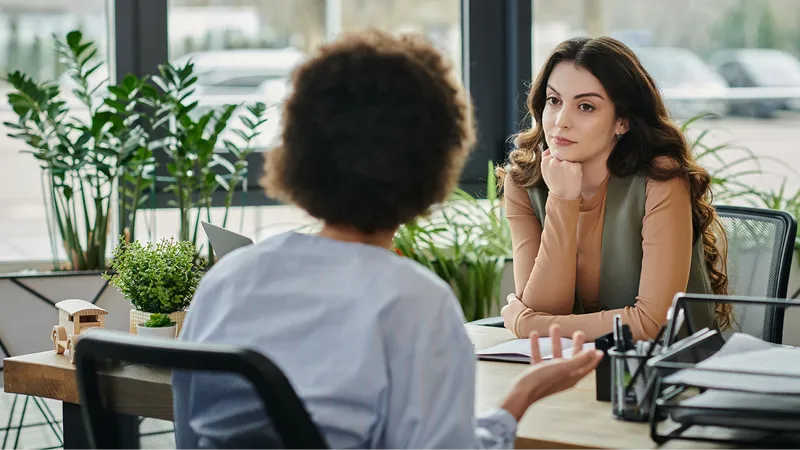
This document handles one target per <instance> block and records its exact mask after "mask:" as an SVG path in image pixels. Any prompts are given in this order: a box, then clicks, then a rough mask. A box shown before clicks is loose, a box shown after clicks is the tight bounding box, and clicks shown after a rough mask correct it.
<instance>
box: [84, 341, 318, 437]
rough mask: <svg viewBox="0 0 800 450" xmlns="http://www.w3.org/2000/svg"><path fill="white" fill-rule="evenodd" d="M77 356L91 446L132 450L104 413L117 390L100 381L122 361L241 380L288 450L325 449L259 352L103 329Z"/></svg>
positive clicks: (291, 392)
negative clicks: (251, 392)
mask: <svg viewBox="0 0 800 450" xmlns="http://www.w3.org/2000/svg"><path fill="white" fill-rule="evenodd" d="M75 353H76V361H75V363H76V366H77V372H78V375H77V378H78V389H79V393H80V399H81V409H82V413H83V418H84V425H85V426H86V431H87V434H88V439H89V444H90V445H91V446H92V447H93V448H130V443H129V442H125V440H124V439H123V438H122V437H121V433H120V432H119V431H120V429H119V424H118V423H117V422H116V421H115V420H113V419H112V418H110V417H111V415H109V414H106V411H104V409H103V405H104V404H106V405H113V404H114V403H113V402H114V400H113V398H109V396H110V395H111V393H112V392H113V389H103V386H101V384H100V380H99V377H98V371H103V370H105V369H106V368H109V367H111V366H113V364H114V363H119V362H124V363H126V364H128V363H131V364H142V365H149V366H156V367H161V368H167V369H173V370H182V371H200V372H206V373H209V372H210V373H218V374H221V373H226V374H236V375H237V376H241V377H243V378H244V379H246V380H247V381H248V382H249V383H250V384H251V386H252V387H253V389H254V390H255V391H256V392H257V394H258V395H259V397H260V398H261V401H262V403H263V405H264V410H265V412H266V415H267V417H268V418H269V421H270V425H271V426H272V428H273V429H274V432H275V433H276V434H277V436H278V437H279V438H280V440H281V443H282V444H283V446H284V448H327V443H326V441H325V439H324V438H323V436H322V434H321V433H320V431H319V429H318V428H317V427H316V425H315V424H314V422H313V421H312V420H311V417H310V416H309V414H308V412H307V411H306V409H305V407H304V406H303V403H302V401H301V400H300V399H299V398H298V396H297V394H296V392H295V391H294V389H293V388H292V386H291V384H290V383H289V380H288V379H287V378H286V376H285V375H284V374H283V372H282V371H281V369H280V368H279V367H278V366H276V365H275V364H274V363H273V362H272V361H271V360H270V359H269V358H267V357H266V356H265V355H263V354H261V353H258V352H255V351H253V350H249V349H245V348H241V347H236V346H229V345H210V344H195V343H189V342H180V341H175V340H168V339H147V338H142V337H140V336H131V335H128V334H125V333H119V332H113V331H109V330H101V329H97V330H92V332H90V333H87V334H86V335H85V336H83V337H82V338H81V339H80V341H78V345H77V346H76V352H75ZM109 363H110V364H109Z"/></svg>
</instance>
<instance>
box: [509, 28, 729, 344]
mask: <svg viewBox="0 0 800 450" xmlns="http://www.w3.org/2000/svg"><path fill="white" fill-rule="evenodd" d="M562 61H569V62H572V63H574V64H576V65H577V66H579V67H581V68H583V69H584V70H587V71H589V72H590V73H592V74H593V75H594V76H595V77H596V78H597V79H598V80H599V81H600V83H601V84H602V85H603V87H604V88H605V90H606V92H607V93H608V95H609V96H610V98H611V101H612V102H613V103H614V107H615V111H616V115H617V117H619V118H626V119H628V123H629V127H630V129H629V130H628V132H627V133H625V136H624V137H623V138H622V139H621V140H620V141H619V142H618V143H617V144H616V146H615V148H614V149H613V150H612V151H611V154H610V155H609V157H608V162H607V165H608V170H609V172H611V174H613V175H616V176H626V175H631V174H633V173H641V174H644V175H645V176H647V177H648V178H650V179H653V180H658V181H665V180H669V179H672V178H675V177H680V178H682V179H684V180H686V181H687V183H688V185H689V188H690V194H691V198H692V229H693V236H694V239H693V242H695V241H696V239H697V237H698V236H702V239H703V249H704V251H705V263H706V267H707V269H708V272H709V275H710V278H711V286H712V288H713V291H714V293H715V294H721V295H726V294H727V292H728V277H727V275H726V264H725V254H724V252H726V251H727V239H726V236H725V231H724V229H723V228H722V224H721V223H720V220H719V217H718V216H717V214H716V211H715V209H714V207H713V206H711V203H712V200H713V195H712V192H711V176H710V175H709V173H708V172H707V171H706V170H705V169H703V168H702V167H700V166H699V165H698V164H697V163H696V162H695V160H694V157H693V155H692V150H691V148H690V146H689V143H688V142H687V139H686V137H685V136H684V134H683V133H682V132H681V130H680V129H679V128H678V127H677V126H676V125H675V124H674V123H673V122H672V121H671V120H670V118H669V113H668V112H667V108H666V106H665V104H664V100H663V99H662V97H661V94H660V93H659V91H658V88H657V86H656V83H655V81H654V80H653V78H652V77H651V76H650V74H648V73H647V71H646V70H645V69H644V67H643V66H642V64H641V62H640V61H639V59H638V58H637V57H636V55H635V54H634V53H633V51H631V49H630V48H628V47H627V46H625V45H624V44H623V43H621V42H619V41H617V40H616V39H613V38H609V37H597V38H586V37H580V38H573V39H569V40H567V41H564V42H562V43H561V44H560V45H558V46H557V47H556V48H555V50H553V52H552V53H551V54H550V57H549V58H548V60H547V62H546V63H545V64H544V67H543V68H542V70H541V71H540V72H539V75H538V77H537V78H536V81H535V82H534V84H533V87H532V88H531V91H530V93H529V94H528V101H527V103H528V112H529V114H530V115H531V116H532V119H533V120H532V124H533V125H532V127H531V128H530V129H528V130H524V131H522V132H520V133H519V134H517V135H516V139H515V143H516V149H515V150H514V151H512V152H511V154H510V155H509V161H508V163H509V164H507V166H509V170H508V175H509V176H510V177H511V179H512V181H514V182H515V183H516V184H518V185H519V186H522V187H524V188H528V187H533V186H544V179H543V178H542V172H541V158H540V156H541V153H542V152H543V151H544V150H546V149H547V142H546V141H545V134H544V130H543V129H542V127H541V125H539V124H541V123H542V113H543V111H544V107H545V101H546V99H547V93H546V91H547V80H548V79H549V78H550V73H551V72H552V71H553V68H554V67H555V66H556V64H558V63H559V62H562ZM664 157H666V158H669V161H673V162H674V163H673V164H664V163H663V161H664V160H665V158H664ZM497 175H498V180H499V182H500V183H501V184H502V180H503V179H504V178H505V176H506V170H505V169H504V168H503V167H502V166H500V167H499V168H498V170H497ZM716 317H717V324H718V325H719V326H720V328H722V329H725V328H728V327H729V326H730V325H731V320H732V315H731V305H730V303H718V304H717V305H716Z"/></svg>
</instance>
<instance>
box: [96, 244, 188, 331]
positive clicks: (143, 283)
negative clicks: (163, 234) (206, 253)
mask: <svg viewBox="0 0 800 450" xmlns="http://www.w3.org/2000/svg"><path fill="white" fill-rule="evenodd" d="M196 255H197V251H196V249H195V246H194V244H192V243H191V242H187V241H176V240H174V239H162V240H161V241H159V242H158V243H155V244H154V243H152V242H148V243H146V244H144V245H143V244H141V243H140V242H139V241H133V242H130V243H126V242H124V241H123V242H120V243H119V245H117V247H116V248H115V249H114V254H113V258H112V261H111V264H110V268H111V269H112V270H113V271H114V273H111V274H109V273H106V274H104V275H103V276H104V277H105V278H106V279H107V280H109V284H111V285H112V286H115V287H116V288H117V289H119V291H120V292H121V293H122V295H124V296H125V298H126V299H128V300H129V301H130V302H131V304H132V305H133V309H131V316H130V332H131V334H136V333H137V332H138V331H139V330H141V328H139V327H138V325H140V324H143V323H147V322H148V321H149V320H150V317H151V315H153V314H164V315H167V316H168V318H169V320H170V321H172V322H175V325H176V328H177V329H176V333H177V334H180V332H181V326H182V325H183V319H184V317H185V316H186V312H187V311H186V309H187V308H188V306H189V303H190V302H191V300H192V297H193V296H194V292H195V289H197V285H198V283H199V282H200V277H201V276H202V270H203V263H202V261H200V262H196V261H197V260H196V258H195V257H196ZM147 328H157V327H147Z"/></svg>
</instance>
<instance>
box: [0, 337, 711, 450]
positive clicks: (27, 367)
mask: <svg viewBox="0 0 800 450" xmlns="http://www.w3.org/2000/svg"><path fill="white" fill-rule="evenodd" d="M467 331H468V332H469V334H470V337H471V338H472V340H473V342H475V346H476V348H478V349H483V348H487V347H490V346H493V345H496V344H499V343H501V342H504V341H507V340H510V339H513V335H512V334H511V333H510V332H508V331H507V330H505V329H501V328H492V327H480V326H472V325H467ZM4 367H5V375H4V384H5V391H6V392H9V393H17V394H26V395H34V396H39V397H46V398H52V399H56V400H61V401H65V402H70V403H78V390H77V385H76V383H75V367H74V366H73V365H72V364H70V363H69V361H68V360H67V358H66V357H65V356H64V355H57V354H56V353H55V352H53V351H47V352H41V353H33V354H29V355H22V356H16V357H12V358H6V359H5V360H4ZM477 367H478V369H477V371H478V372H477V386H476V405H475V406H476V411H477V412H479V413H480V412H482V411H486V410H488V409H491V408H495V407H497V405H499V404H500V402H501V401H502V399H503V397H504V396H505V395H506V393H507V392H508V391H509V390H510V388H511V385H512V383H513V382H514V380H515V378H516V377H517V375H519V373H520V372H521V371H523V370H525V369H526V367H527V365H525V364H513V363H499V362H486V361H480V362H479V363H478V364H477ZM108 376H109V377H110V378H111V379H112V380H113V381H114V382H113V383H112V386H113V387H112V389H113V393H114V396H115V398H116V399H117V402H115V403H117V404H118V405H119V408H118V410H119V411H118V412H123V413H127V414H134V415H139V416H143V417H154V418H158V419H165V420H171V419H172V393H171V390H170V377H169V372H168V371H165V370H161V369H155V368H151V367H144V366H133V365H127V366H122V367H120V368H117V369H114V370H113V371H111V372H109V373H108ZM594 383H595V382H594V376H593V375H590V376H588V377H586V378H585V379H584V380H582V381H581V382H580V383H579V384H578V385H577V386H576V387H575V388H573V389H569V390H567V391H564V392H561V393H559V394H556V395H553V396H551V397H548V398H545V399H543V400H541V401H540V402H537V403H536V404H535V405H533V406H532V407H531V408H530V409H529V410H528V412H527V414H526V415H525V416H524V417H523V419H522V421H521V422H520V424H519V427H518V430H517V436H518V440H517V446H518V447H524V448H581V447H583V448H652V447H654V446H655V444H654V443H653V441H652V440H650V437H649V429H648V425H647V424H642V423H630V422H623V421H618V420H614V419H613V418H612V417H611V405H610V404H609V403H605V402H597V401H596V400H595V387H594ZM669 446H670V447H680V446H685V447H693V448H697V447H698V446H703V444H701V443H697V442H694V443H692V442H687V441H671V442H670V444H669Z"/></svg>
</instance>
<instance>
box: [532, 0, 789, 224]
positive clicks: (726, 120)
mask: <svg viewBox="0 0 800 450" xmlns="http://www.w3.org/2000/svg"><path fill="white" fill-rule="evenodd" d="M532 1H533V70H534V73H535V74H536V73H538V71H539V69H540V67H541V66H542V64H543V63H544V62H545V60H546V59H547V57H548V55H549V53H550V51H551V50H552V49H553V48H554V47H555V46H556V45H557V44H558V43H559V42H561V41H563V40H565V39H567V38H570V37H574V36H600V35H608V36H612V37H615V38H618V39H620V40H622V41H623V42H625V43H626V44H627V45H629V46H630V47H631V48H632V49H633V50H634V51H635V52H636V54H637V55H638V56H639V58H640V59H641V61H642V64H643V65H644V66H645V68H646V69H647V70H648V71H649V72H650V74H651V75H652V76H653V78H654V79H655V80H656V82H657V83H658V85H659V88H660V89H661V91H662V93H663V95H664V97H665V99H666V103H667V106H668V107H669V109H670V112H671V114H672V116H673V119H674V120H676V121H684V120H686V119H687V118H689V117H692V116H696V115H698V114H702V113H706V112H711V113H716V114H718V115H719V116H720V117H719V118H717V119H715V120H711V119H708V120H702V121H699V122H697V123H695V124H693V125H692V126H691V127H690V131H689V133H690V135H692V136H698V135H700V133H701V131H703V130H705V129H709V130H710V132H709V133H708V134H707V135H706V136H705V137H704V140H705V143H706V144H707V145H709V146H712V147H713V146H717V145H722V144H726V143H728V144H733V146H741V147H745V148H747V149H749V150H750V151H752V152H753V153H754V154H755V155H756V157H757V158H758V163H759V164H756V162H755V161H754V160H753V159H752V158H748V154H747V153H746V152H745V151H744V150H741V149H737V148H733V147H726V148H724V149H722V150H720V151H719V153H718V155H719V157H720V158H719V159H717V158H713V157H705V158H701V160H700V163H701V164H702V165H704V166H705V167H706V168H708V169H710V170H712V171H714V170H718V169H721V168H722V167H723V166H724V165H728V166H730V167H728V168H727V169H726V170H724V171H723V172H720V173H719V174H718V175H719V177H720V178H728V177H731V178H733V179H735V181H736V182H737V183H744V184H745V186H748V187H752V188H755V189H756V190H757V191H759V192H760V193H761V194H762V195H760V196H758V195H752V194H751V195H740V194H736V193H731V192H729V191H733V190H736V189H734V188H733V187H730V188H726V187H724V186H721V185H719V184H718V185H717V186H716V187H715V193H716V194H717V201H718V202H720V203H728V204H743V205H746V204H752V205H755V206H758V207H774V206H780V207H781V208H782V209H785V210H789V211H790V212H793V213H795V214H796V213H797V212H800V206H798V203H797V201H796V200H790V199H791V198H792V197H793V196H794V195H795V193H796V192H798V188H800V178H798V177H797V173H798V171H800V156H798V153H797V151H796V143H797V141H798V140H800V60H799V59H798V55H800V40H798V34H797V32H796V30H797V29H798V26H800V2H796V1H785V0H760V1H749V0H744V1H742V0H671V1H669V2H663V1H658V0H643V1H636V2H631V1H627V0H561V1H558V2H554V1H546V0H532ZM743 172H748V174H743ZM753 172H755V173H753ZM720 178H718V179H717V181H719V179H720ZM784 185H785V187H784V188H783V189H784V190H783V193H782V194H780V190H781V189H782V186H784ZM742 189H743V188H742ZM720 194H722V195H720ZM726 196H728V197H726ZM781 199H782V200H781Z"/></svg>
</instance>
